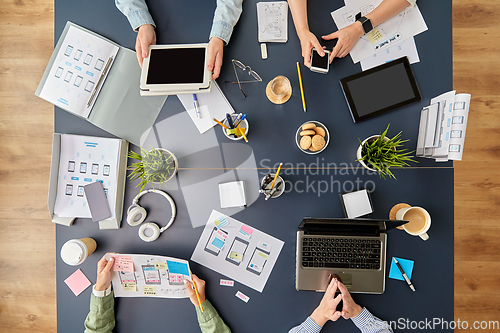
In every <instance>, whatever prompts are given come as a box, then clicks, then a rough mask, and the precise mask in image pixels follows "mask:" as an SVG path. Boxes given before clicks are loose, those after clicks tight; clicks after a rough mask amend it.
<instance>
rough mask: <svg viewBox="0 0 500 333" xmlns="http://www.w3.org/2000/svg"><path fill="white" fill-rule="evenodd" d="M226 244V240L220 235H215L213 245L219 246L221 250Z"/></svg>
mask: <svg viewBox="0 0 500 333" xmlns="http://www.w3.org/2000/svg"><path fill="white" fill-rule="evenodd" d="M224 244H225V242H224V241H223V240H222V239H220V238H218V237H215V238H214V241H213V242H212V245H213V246H215V247H216V248H218V249H219V250H221V249H222V247H224Z"/></svg>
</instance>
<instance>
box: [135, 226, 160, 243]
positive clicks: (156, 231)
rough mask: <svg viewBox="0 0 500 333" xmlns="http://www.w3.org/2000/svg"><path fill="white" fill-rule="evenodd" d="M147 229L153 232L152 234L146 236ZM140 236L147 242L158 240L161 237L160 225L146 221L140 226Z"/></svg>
mask: <svg viewBox="0 0 500 333" xmlns="http://www.w3.org/2000/svg"><path fill="white" fill-rule="evenodd" d="M146 229H149V230H151V231H152V232H153V234H152V235H151V236H146V233H145V231H146ZM139 237H140V238H141V239H142V240H143V241H145V242H152V241H154V240H157V239H158V237H160V227H159V226H158V225H157V224H156V223H151V222H149V223H144V224H143V225H141V227H140V228H139Z"/></svg>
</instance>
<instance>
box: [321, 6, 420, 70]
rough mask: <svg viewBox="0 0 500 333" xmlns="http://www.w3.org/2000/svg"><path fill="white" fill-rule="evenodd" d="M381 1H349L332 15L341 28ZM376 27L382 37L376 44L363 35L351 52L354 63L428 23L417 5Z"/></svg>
mask: <svg viewBox="0 0 500 333" xmlns="http://www.w3.org/2000/svg"><path fill="white" fill-rule="evenodd" d="M381 2H382V0H358V1H353V2H350V1H349V3H348V4H347V5H346V6H344V7H342V8H340V9H338V10H336V11H334V12H332V13H331V15H332V18H333V20H334V22H335V24H336V25H337V28H338V29H339V30H340V29H342V28H344V27H346V26H348V25H350V24H352V23H354V22H355V21H356V18H355V16H356V14H357V13H361V14H362V15H366V14H368V13H369V12H371V11H372V10H373V9H375V8H376V7H377V6H378V5H379V4H380V3H381ZM376 28H377V29H378V30H379V31H380V33H381V36H382V37H381V38H380V39H379V40H377V42H375V43H374V44H372V43H371V42H370V41H369V39H368V38H367V37H366V36H363V37H361V38H360V39H359V41H358V42H357V43H356V45H355V46H354V48H353V49H352V50H351V52H350V55H351V58H352V60H353V62H354V63H357V62H359V61H361V60H362V59H366V58H368V57H370V56H371V55H373V54H375V53H378V52H381V51H383V50H385V49H387V48H389V47H390V46H392V45H395V44H396V43H399V42H401V41H403V40H405V39H408V38H410V37H412V36H415V35H417V34H419V33H421V32H423V31H425V30H427V25H426V24H425V21H424V19H423V17H422V14H421V13H420V10H419V9H418V7H417V6H415V7H408V8H406V9H405V10H403V11H402V12H401V13H399V14H398V15H396V16H394V17H393V18H391V19H389V20H387V21H386V22H384V23H382V24H380V25H379V26H377V27H376Z"/></svg>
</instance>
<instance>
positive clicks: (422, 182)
mask: <svg viewBox="0 0 500 333" xmlns="http://www.w3.org/2000/svg"><path fill="white" fill-rule="evenodd" d="M255 3H256V1H248V0H247V1H245V2H244V12H243V14H242V17H241V19H240V22H239V23H238V25H237V26H236V28H235V31H234V33H233V36H232V39H231V42H230V44H229V46H228V47H226V48H225V50H224V66H223V71H222V74H221V78H220V79H219V80H218V82H219V84H220V86H221V88H222V90H223V91H224V93H225V95H226V96H227V98H228V99H229V101H230V102H231V104H232V105H233V107H234V108H235V110H236V112H243V113H247V114H248V117H249V120H250V123H251V125H250V126H251V127H250V134H249V139H250V143H249V146H247V148H243V149H241V152H242V153H241V156H238V158H233V159H231V160H229V161H226V163H225V164H223V168H222V169H221V170H219V171H215V173H216V174H217V175H219V174H221V173H223V172H227V171H230V170H231V168H235V167H238V166H239V165H240V162H241V159H242V158H244V157H245V156H251V155H252V154H253V158H254V160H255V164H256V167H257V168H260V169H259V170H256V171H255V172H256V173H257V174H258V176H259V177H261V176H262V175H263V174H265V173H266V172H267V171H268V170H267V168H268V167H269V166H273V165H274V164H275V163H278V162H284V163H289V166H290V168H288V169H286V170H284V171H283V172H284V173H283V177H284V178H285V179H286V180H287V181H288V182H289V184H291V185H292V186H293V187H292V188H289V190H287V192H289V193H285V194H284V195H283V196H282V197H281V198H279V199H276V200H272V201H267V202H265V201H264V200H263V198H258V199H257V200H256V201H255V202H253V204H252V205H250V206H249V207H247V208H246V209H244V210H242V211H240V212H238V213H236V214H235V215H233V217H234V218H236V219H239V220H241V221H242V222H244V223H247V224H249V225H251V226H253V227H255V228H258V229H260V230H262V231H264V232H266V233H269V234H271V235H273V236H275V237H277V238H279V239H281V240H283V241H284V242H285V246H284V247H283V250H282V252H281V254H280V257H279V258H278V261H277V263H276V266H275V267H274V270H273V272H272V274H271V276H270V278H269V280H268V283H267V285H266V287H265V289H264V291H263V293H258V292H256V291H254V290H252V289H250V288H248V287H246V286H243V285H241V284H239V283H237V282H236V284H235V287H234V288H227V287H221V286H219V279H220V278H224V277H223V276H222V275H220V274H218V273H215V272H213V271H211V270H209V269H206V268H205V267H203V266H200V265H198V264H195V263H193V264H192V269H193V271H194V272H195V273H197V274H198V275H199V276H201V277H202V278H203V279H205V280H206V281H207V296H208V298H209V299H210V300H211V302H212V303H213V304H214V305H215V307H216V308H217V310H218V311H219V312H220V314H221V315H222V317H223V318H224V320H225V321H226V323H227V324H228V325H229V326H230V327H231V328H232V330H233V331H234V332H254V331H260V332H269V331H271V332H278V331H280V332H286V331H287V330H288V329H289V328H290V327H292V326H295V325H298V324H299V323H300V322H301V321H302V320H303V319H305V318H306V317H307V315H309V314H310V313H311V312H312V310H313V309H314V307H315V306H317V304H318V303H319V300H320V299H321V297H322V294H319V293H312V292H297V291H296V290H295V288H294V279H295V273H294V272H295V233H296V230H297V226H298V225H299V224H300V222H301V219H302V217H304V216H315V217H339V216H342V215H343V213H342V209H341V207H340V202H339V199H338V193H339V192H342V191H344V190H349V189H350V188H351V185H352V186H356V184H361V185H363V186H367V187H368V188H370V189H372V190H374V192H373V194H372V197H373V201H374V207H375V213H374V214H373V217H375V218H386V217H387V214H388V211H389V210H390V208H391V207H392V206H393V205H394V204H397V203H399V202H407V203H410V204H412V205H418V206H422V207H425V208H426V209H427V210H428V211H429V212H430V214H431V216H432V221H433V224H432V227H431V229H430V231H429V235H430V239H429V240H428V241H427V242H424V241H422V240H420V239H419V238H418V237H412V236H409V235H407V234H406V233H404V232H402V231H398V230H393V231H391V232H390V233H389V237H388V256H389V258H391V257H392V256H398V257H403V258H409V259H413V260H415V269H414V274H413V277H412V280H413V282H414V284H415V287H416V288H417V292H415V293H412V292H411V291H410V289H409V288H408V286H407V285H406V284H405V283H404V282H401V281H396V280H392V279H388V280H387V284H386V292H385V293H384V294H383V295H355V296H354V299H355V300H356V301H357V302H358V303H360V304H361V305H364V306H366V307H368V308H369V309H370V310H371V311H372V312H373V313H374V314H375V315H377V316H379V317H381V318H383V319H384V320H388V321H398V320H399V321H400V322H401V321H402V322H404V323H406V322H407V321H406V320H408V321H417V322H418V321H421V320H424V321H425V320H426V318H427V319H428V320H432V319H433V318H442V319H444V320H448V321H451V320H453V169H452V168H451V167H452V163H451V162H449V163H441V164H437V163H434V162H433V161H430V160H423V159H419V162H420V163H419V164H418V165H417V166H418V167H412V168H411V169H405V170H396V171H395V174H396V177H397V178H398V180H387V181H384V180H383V179H380V178H379V177H378V176H376V175H369V174H366V172H363V170H362V169H351V168H348V169H347V168H345V166H348V167H350V163H352V165H353V166H354V167H356V163H355V162H354V160H355V155H354V154H355V150H356V148H357V146H358V140H357V139H358V138H360V139H363V138H365V137H367V136H369V135H372V134H377V133H379V132H380V131H382V130H384V129H385V127H386V126H387V124H388V123H390V124H391V130H390V133H389V134H390V135H394V134H396V133H397V132H398V131H400V130H402V131H403V137H404V138H408V139H410V140H411V141H410V143H409V144H408V148H410V149H412V148H413V147H414V146H415V140H416V134H417V128H418V115H419V111H420V109H421V107H422V106H424V105H426V103H428V102H429V100H430V98H432V97H434V96H436V95H438V94H441V93H443V92H445V91H448V90H451V88H452V67H451V64H452V62H451V60H452V59H451V45H452V44H451V1H439V2H431V1H419V7H420V9H421V11H422V13H423V15H424V18H425V20H426V23H427V25H428V26H429V29H430V31H428V32H425V33H423V34H421V35H419V36H416V38H415V39H416V43H417V47H418V50H419V55H420V59H421V62H420V63H417V64H415V65H413V69H414V72H415V75H416V78H417V82H418V84H419V87H420V90H421V92H422V97H423V99H422V101H421V102H420V103H415V104H412V105H410V106H408V107H406V108H403V109H400V110H397V111H394V112H392V113H388V114H385V115H383V116H380V117H377V118H375V119H372V120H369V121H366V122H363V123H360V124H353V122H352V120H351V117H350V115H349V111H348V109H347V106H346V104H345V101H344V98H343V96H342V93H341V90H340V86H339V84H338V80H339V79H340V78H342V77H345V76H347V75H350V74H353V73H356V72H358V71H359V70H360V67H359V65H353V64H352V61H351V60H350V59H349V58H345V59H336V60H335V62H334V63H333V64H332V67H331V72H330V73H329V74H328V75H320V74H315V73H312V72H309V71H308V70H306V69H305V68H304V67H302V69H303V70H302V72H303V80H304V87H305V93H306V102H307V107H308V112H307V113H304V112H303V111H302V104H301V100H300V94H299V86H298V81H297V77H296V67H295V62H296V61H300V62H302V59H301V57H300V49H299V43H298V39H297V37H296V34H295V29H294V27H293V22H292V20H291V16H289V40H288V42H287V43H286V44H271V43H268V53H269V58H268V59H267V60H261V58H260V47H259V44H258V42H257V23H256V8H255ZM148 4H149V6H150V10H151V12H152V13H153V17H154V19H155V21H156V23H157V25H158V29H157V36H158V42H159V43H165V44H166V43H181V42H182V43H194V42H205V41H206V40H207V37H208V32H209V30H210V27H211V23H212V13H213V10H214V9H215V2H208V1H148ZM341 5H342V2H341V1H331V2H330V3H328V4H325V3H320V2H312V1H311V2H310V4H309V22H310V26H311V30H312V31H313V32H314V33H316V35H318V36H319V35H322V34H326V33H329V32H331V31H334V30H335V25H334V23H333V21H332V19H331V16H330V12H331V11H333V10H335V9H337V8H338V7H340V6H341ZM68 20H70V21H72V22H75V23H77V24H79V25H82V26H84V27H86V28H88V29H91V30H93V31H95V32H97V33H99V34H101V35H103V36H105V37H108V38H110V39H112V40H114V41H116V42H117V43H119V44H121V45H123V46H126V47H130V48H133V45H134V44H135V36H136V35H135V33H134V32H132V31H131V29H130V27H129V25H128V22H127V20H126V19H125V17H124V16H122V15H121V13H120V12H119V11H118V10H117V9H116V8H115V7H114V5H113V3H112V2H110V1H109V2H102V1H86V2H79V1H60V0H58V1H56V22H55V31H56V32H55V34H56V39H57V38H58V36H59V35H60V33H61V31H62V29H63V27H64V24H65V23H66V21H68ZM327 45H330V44H327ZM436 55H439V56H436ZM233 58H235V59H238V60H240V61H242V62H243V63H245V64H246V65H248V66H251V67H252V68H253V69H254V70H256V71H257V72H258V73H259V74H260V75H261V77H262V78H263V82H262V83H256V84H249V85H245V86H244V89H245V92H246V93H247V95H248V97H247V98H246V99H245V98H244V97H243V95H242V94H241V92H240V91H239V88H238V87H237V85H231V84H225V83H224V81H225V80H230V81H233V80H234V73H233V69H232V66H231V62H230V61H231V59H233ZM279 74H282V75H285V76H287V77H289V78H290V80H291V82H292V86H293V89H294V94H293V96H292V98H291V99H290V101H288V102H287V103H286V104H284V105H281V106H275V105H273V104H271V103H270V102H269V101H267V99H266V98H265V94H264V91H265V85H266V84H267V82H268V81H269V80H270V79H272V78H273V77H274V76H276V75H279ZM182 112H183V108H182V105H181V104H180V103H179V101H178V100H177V98H175V97H169V99H168V100H167V102H166V104H165V106H164V108H163V110H162V112H161V113H160V116H159V118H158V122H161V121H165V120H168V119H169V118H170V117H172V116H174V115H179V114H182ZM311 119H313V120H319V121H321V122H323V123H324V124H325V125H326V126H327V127H328V128H329V130H330V133H331V135H332V140H331V142H330V145H329V147H328V148H327V149H326V150H325V151H324V152H322V153H321V154H319V155H316V156H308V155H305V154H303V153H302V152H300V151H299V150H298V148H297V147H296V146H295V143H294V141H293V138H294V134H295V131H296V129H297V127H298V126H299V125H300V124H302V123H303V122H304V121H307V120H311ZM185 126H192V124H191V123H189V122H187V123H186V124H185ZM55 131H56V132H60V133H74V134H84V135H96V136H105V137H111V135H109V134H108V133H106V132H104V131H102V130H100V129H98V128H96V127H94V126H93V125H91V124H90V123H87V122H85V121H82V120H80V119H78V118H76V117H74V116H72V115H70V114H69V113H66V112H64V111H61V110H59V109H57V108H56V111H55ZM207 135H211V136H214V135H215V136H216V138H217V141H218V142H219V143H221V146H223V145H224V144H228V143H229V141H228V140H227V139H225V138H224V137H223V135H222V133H221V131H220V129H218V128H217V129H216V130H214V133H212V134H207ZM237 145H241V144H240V143H238V144H237ZM165 148H168V146H167V145H165ZM134 149H135V148H134ZM222 150H223V149H222ZM176 153H181V152H176ZM205 153H206V152H205ZM201 154H203V153H201ZM197 160H200V158H199V159H193V158H192V156H185V157H184V160H183V161H186V163H194V162H193V161H197ZM205 161H206V165H208V166H210V165H211V164H214V165H215V164H217V165H218V163H219V162H215V161H212V160H210V159H205ZM300 163H305V166H306V168H309V167H310V168H309V169H307V170H304V169H303V165H302V164H300ZM313 163H319V165H316V164H313ZM321 163H335V164H336V165H337V166H338V167H339V168H340V169H339V168H330V169H322V170H320V171H318V170H317V167H319V168H321ZM342 163H347V164H346V165H344V164H342ZM190 165H191V164H190ZM206 165H199V168H202V167H204V166H206ZM181 167H182V165H181ZM224 168H226V169H224ZM237 172H238V170H237ZM183 177H187V178H190V177H192V179H195V180H197V181H202V180H203V179H208V178H210V177H214V171H209V170H205V171H203V170H199V169H196V168H190V169H188V170H180V171H179V174H178V176H177V177H176V180H175V181H173V183H169V185H168V186H169V187H168V188H167V192H168V193H169V194H170V195H171V196H172V197H173V198H174V200H175V201H176V204H177V207H178V215H177V219H176V221H175V222H174V224H173V226H172V227H171V228H170V229H169V230H168V231H167V232H165V234H163V235H162V236H161V237H160V238H159V240H157V241H155V242H153V243H149V244H148V243H144V242H142V241H141V240H140V239H139V238H138V236H137V228H132V227H130V226H128V225H127V224H126V222H125V221H123V222H122V227H121V228H120V229H119V230H99V229H98V226H97V225H96V224H93V223H92V222H91V221H90V220H88V219H77V220H76V222H75V224H74V225H73V226H72V227H69V228H68V227H62V226H57V228H56V231H57V248H56V250H57V251H58V252H59V251H60V248H61V246H62V244H64V242H65V241H67V240H68V239H71V238H81V237H93V238H95V239H96V241H97V243H98V249H97V251H96V253H95V254H93V255H92V256H91V257H89V259H88V260H87V261H86V262H85V263H84V264H82V265H81V266H80V267H79V268H81V269H82V270H83V271H84V273H85V274H86V275H87V276H88V277H89V278H90V280H91V281H92V282H95V273H96V268H95V266H96V263H97V261H98V260H99V258H100V257H101V256H102V255H103V254H104V253H105V252H108V251H116V252H121V253H150V254H158V255H167V256H173V257H179V258H185V259H189V258H190V257H191V254H192V252H193V250H194V247H195V245H196V243H197V241H198V238H199V236H200V234H201V232H202V228H193V225H194V224H193V221H192V219H191V218H190V214H189V213H188V204H187V202H188V201H189V197H188V196H187V195H186V193H185V191H184V190H183V184H182V182H183V180H182V179H183ZM320 184H321V185H320ZM134 186H135V184H131V183H128V184H127V188H126V196H125V207H124V210H126V208H127V207H128V205H129V204H130V202H131V201H132V198H133V197H134V196H135V195H136V194H137V193H138V189H137V188H135V187H134ZM319 186H327V187H328V191H325V192H321V191H320V187H319ZM323 188H325V187H323ZM320 192H321V193H320ZM208 196H217V190H216V189H213V192H211V193H207V197H208ZM162 200H164V199H163V198H161V197H159V196H158V197H156V196H147V197H145V198H144V199H143V200H141V204H142V205H143V206H144V207H145V208H146V209H148V211H149V217H148V220H150V221H155V222H158V223H159V224H160V225H162V224H164V223H165V222H166V220H167V219H168V218H167V217H166V216H167V215H168V216H169V214H170V211H169V208H167V207H166V206H165V205H164V203H163V201H162ZM214 208H218V207H214ZM124 218H125V215H124ZM207 218H208V216H207ZM202 222H204V221H202ZM74 270H75V268H74V267H70V266H67V265H65V264H64V263H63V262H62V261H61V260H60V258H59V256H58V261H57V286H58V288H57V301H58V330H59V331H60V332H74V331H79V330H80V329H83V321H84V319H85V316H86V314H87V312H88V302H89V297H90V288H89V289H88V290H86V291H85V292H84V293H82V294H81V295H80V296H79V297H75V296H74V295H73V294H72V293H71V291H70V290H69V289H68V288H67V287H66V285H65V284H64V282H63V281H64V279H65V278H66V277H68V276H69V275H70V274H71V273H72V272H73V271H74ZM387 274H388V273H387ZM237 290H240V291H241V292H243V293H244V294H246V295H248V296H249V297H250V301H249V303H248V304H245V303H243V302H241V301H240V300H239V299H237V298H236V297H234V294H235V293H236V291H237ZM115 310H116V319H117V326H116V329H115V331H116V332H136V331H146V330H147V331H149V330H155V331H160V332H161V331H165V332H170V331H172V332H173V331H178V332H196V331H198V328H197V322H196V319H195V313H194V309H193V307H192V305H191V304H190V302H189V301H188V300H170V299H149V298H118V299H116V300H115ZM400 318H402V319H400ZM399 328H401V326H399ZM333 329H338V330H343V331H352V332H355V331H357V329H356V328H355V327H354V325H353V324H352V323H350V322H349V321H344V320H340V321H338V322H337V323H333V324H332V323H329V324H327V326H326V327H325V331H329V330H332V331H333Z"/></svg>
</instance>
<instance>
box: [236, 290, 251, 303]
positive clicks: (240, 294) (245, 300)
mask: <svg viewBox="0 0 500 333" xmlns="http://www.w3.org/2000/svg"><path fill="white" fill-rule="evenodd" d="M235 296H236V297H238V298H239V299H241V300H242V301H243V302H245V303H248V301H249V300H250V297H248V296H247V295H245V294H243V293H242V292H241V291H238V292H237V293H236V295H235Z"/></svg>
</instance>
